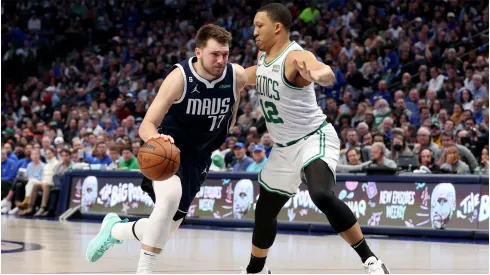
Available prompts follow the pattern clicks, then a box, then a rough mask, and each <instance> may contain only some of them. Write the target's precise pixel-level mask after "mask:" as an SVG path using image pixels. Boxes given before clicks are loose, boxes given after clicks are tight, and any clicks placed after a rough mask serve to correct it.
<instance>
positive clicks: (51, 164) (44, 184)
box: [20, 149, 58, 216]
mask: <svg viewBox="0 0 490 275" xmlns="http://www.w3.org/2000/svg"><path fill="white" fill-rule="evenodd" d="M45 153H46V165H44V168H43V175H42V178H41V182H39V183H34V184H33V185H32V187H31V188H32V189H30V188H29V183H28V184H27V186H26V196H28V197H29V205H28V206H27V209H26V210H23V211H21V212H20V215H21V216H27V215H32V214H34V206H35V203H36V199H37V192H38V191H40V190H42V191H43V198H42V202H41V208H40V209H39V211H37V213H36V214H35V216H44V215H46V214H47V213H46V209H47V205H48V200H49V191H50V190H51V188H52V187H53V186H54V182H53V176H54V169H55V167H56V165H57V164H58V160H57V159H56V155H55V154H54V150H53V149H46V150H45ZM28 189H30V190H29V191H30V192H27V191H28Z"/></svg>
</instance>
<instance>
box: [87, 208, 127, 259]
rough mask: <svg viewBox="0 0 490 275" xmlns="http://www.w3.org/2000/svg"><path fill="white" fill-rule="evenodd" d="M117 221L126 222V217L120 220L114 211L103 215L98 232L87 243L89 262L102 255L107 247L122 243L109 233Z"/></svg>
mask: <svg viewBox="0 0 490 275" xmlns="http://www.w3.org/2000/svg"><path fill="white" fill-rule="evenodd" d="M119 222H123V223H126V222H128V219H124V220H121V218H119V216H118V215H117V214H116V213H109V214H107V215H105V217H104V220H103V221H102V225H101V227H100V231H99V233H98V234H97V236H95V238H93V239H92V240H91V241H90V243H89V244H88V247H87V253H86V257H87V261H89V262H90V263H93V262H96V261H98V260H99V259H100V258H102V256H104V253H105V252H106V251H107V250H109V248H111V247H113V246H114V245H115V244H122V243H123V241H119V240H116V239H114V238H113V237H112V235H111V231H112V227H113V226H114V225H115V224H116V223H119Z"/></svg>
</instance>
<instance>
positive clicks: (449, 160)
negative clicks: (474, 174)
mask: <svg viewBox="0 0 490 275" xmlns="http://www.w3.org/2000/svg"><path fill="white" fill-rule="evenodd" d="M446 152H447V153H446V161H445V163H444V164H442V165H441V170H442V171H445V172H448V173H456V174H469V173H470V167H469V166H468V165H467V164H466V163H464V162H462V161H461V160H460V155H459V151H458V148H456V146H454V145H453V146H449V147H448V148H447V149H446Z"/></svg>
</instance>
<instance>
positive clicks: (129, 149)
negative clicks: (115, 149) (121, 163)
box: [121, 145, 133, 153]
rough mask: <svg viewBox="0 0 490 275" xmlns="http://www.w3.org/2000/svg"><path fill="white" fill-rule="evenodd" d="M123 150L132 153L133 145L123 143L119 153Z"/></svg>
mask: <svg viewBox="0 0 490 275" xmlns="http://www.w3.org/2000/svg"><path fill="white" fill-rule="evenodd" d="M124 151H129V152H131V153H133V147H132V146H131V145H125V146H123V147H122V149H121V153H122V152H124Z"/></svg>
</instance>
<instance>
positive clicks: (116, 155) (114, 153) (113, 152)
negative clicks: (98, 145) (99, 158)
mask: <svg viewBox="0 0 490 275" xmlns="http://www.w3.org/2000/svg"><path fill="white" fill-rule="evenodd" d="M109 156H110V157H111V163H110V164H109V165H108V166H107V168H106V169H107V170H117V169H119V161H120V160H121V149H119V147H118V146H116V145H113V146H111V147H110V148H109Z"/></svg>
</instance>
